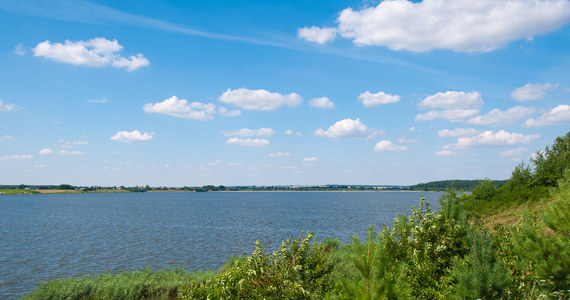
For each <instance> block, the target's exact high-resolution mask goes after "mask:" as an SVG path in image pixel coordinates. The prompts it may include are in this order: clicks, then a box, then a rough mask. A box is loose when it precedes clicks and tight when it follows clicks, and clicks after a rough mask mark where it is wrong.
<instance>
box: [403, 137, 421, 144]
mask: <svg viewBox="0 0 570 300" xmlns="http://www.w3.org/2000/svg"><path fill="white" fill-rule="evenodd" d="M417 142H419V141H418V140H416V139H407V138H399V139H398V143H400V144H415V143H417Z"/></svg>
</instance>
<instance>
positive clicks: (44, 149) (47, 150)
mask: <svg viewBox="0 0 570 300" xmlns="http://www.w3.org/2000/svg"><path fill="white" fill-rule="evenodd" d="M38 154H39V155H50V154H53V150H51V149H50V148H43V149H42V150H40V151H39V152H38Z"/></svg>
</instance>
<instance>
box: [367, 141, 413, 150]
mask: <svg viewBox="0 0 570 300" xmlns="http://www.w3.org/2000/svg"><path fill="white" fill-rule="evenodd" d="M406 150H408V147H406V146H398V145H396V144H394V143H392V142H391V141H386V140H383V141H379V142H378V143H376V146H374V151H376V152H402V151H406Z"/></svg>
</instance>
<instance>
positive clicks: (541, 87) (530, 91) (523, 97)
mask: <svg viewBox="0 0 570 300" xmlns="http://www.w3.org/2000/svg"><path fill="white" fill-rule="evenodd" d="M557 86H558V85H557V84H551V83H543V84H540V83H527V84H525V85H524V86H522V87H519V88H516V89H515V90H514V91H513V92H512V93H511V98H513V99H515V100H517V101H521V102H524V101H533V100H538V99H540V98H542V97H544V95H546V92H547V91H548V90H550V89H553V88H555V87H557Z"/></svg>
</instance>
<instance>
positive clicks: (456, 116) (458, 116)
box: [414, 109, 479, 122]
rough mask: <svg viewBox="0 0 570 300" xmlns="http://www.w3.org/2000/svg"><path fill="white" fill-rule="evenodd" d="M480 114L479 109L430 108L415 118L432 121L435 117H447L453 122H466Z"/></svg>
mask: <svg viewBox="0 0 570 300" xmlns="http://www.w3.org/2000/svg"><path fill="white" fill-rule="evenodd" d="M478 114H479V110H478V109H449V110H430V111H428V112H427V113H423V114H418V115H417V116H416V117H415V118H414V120H418V121H431V120H435V119H446V120H448V121H451V122H465V121H467V120H470V119H471V118H473V117H475V116H477V115H478Z"/></svg>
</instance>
